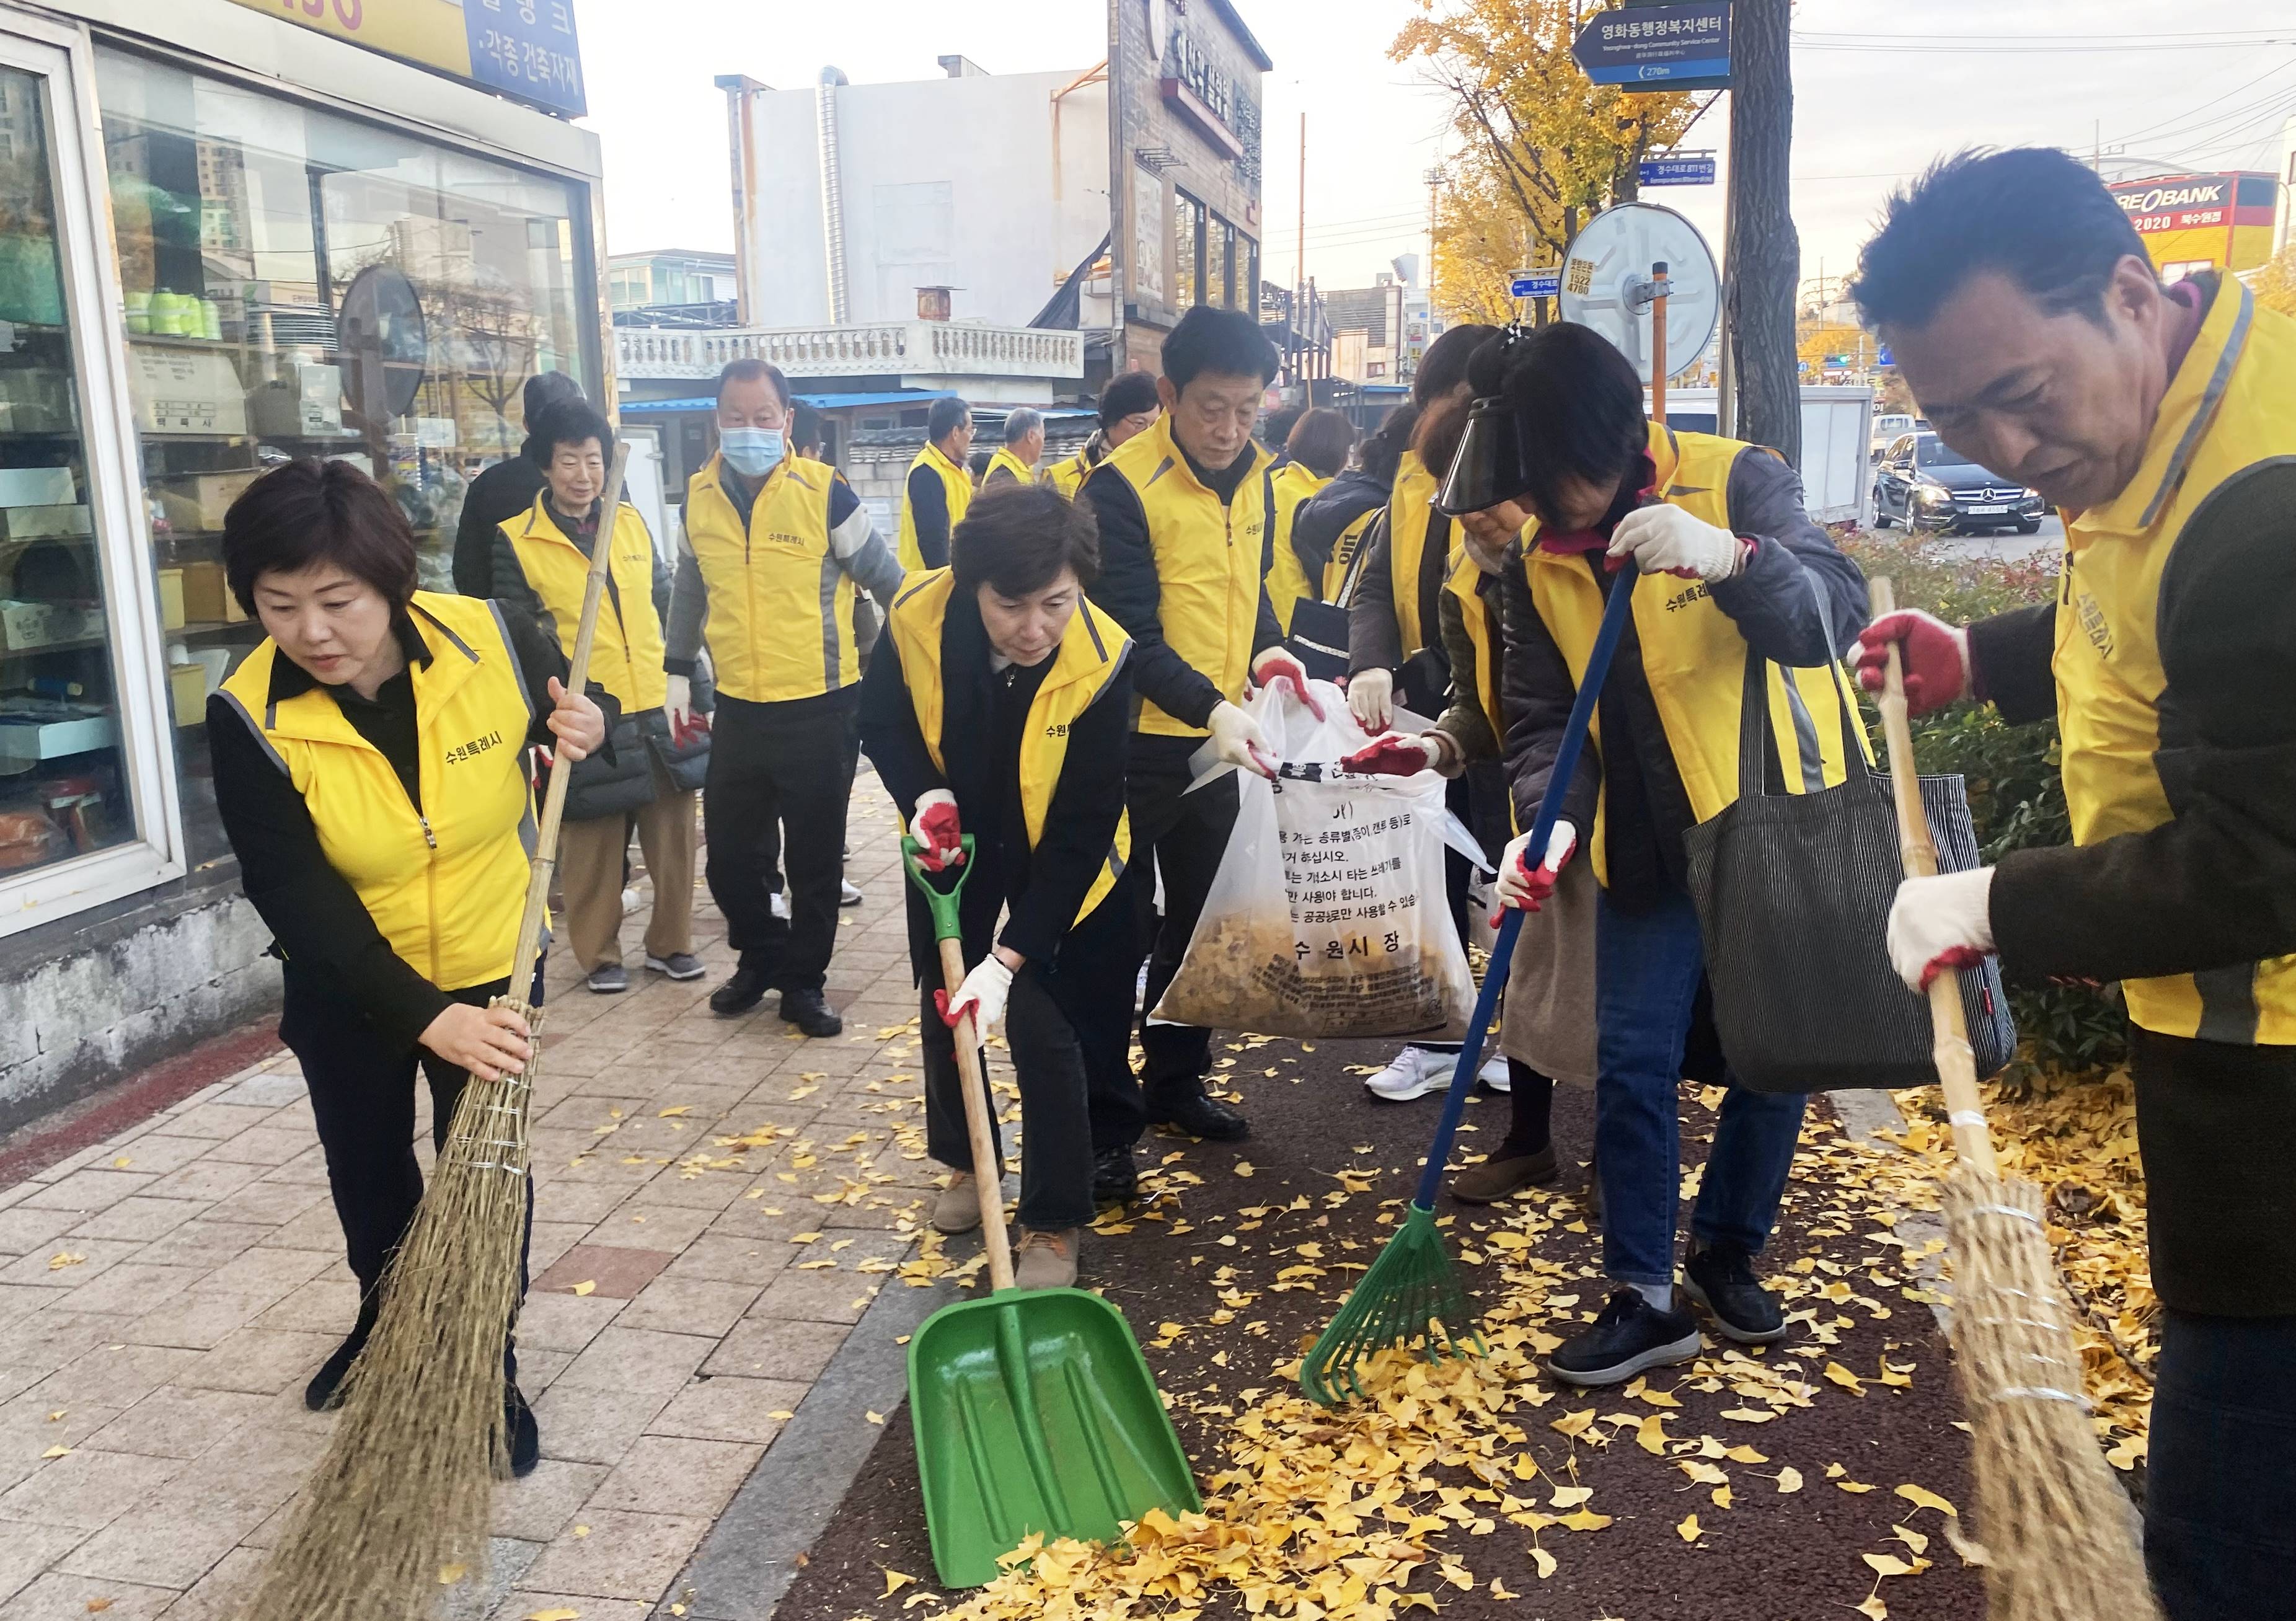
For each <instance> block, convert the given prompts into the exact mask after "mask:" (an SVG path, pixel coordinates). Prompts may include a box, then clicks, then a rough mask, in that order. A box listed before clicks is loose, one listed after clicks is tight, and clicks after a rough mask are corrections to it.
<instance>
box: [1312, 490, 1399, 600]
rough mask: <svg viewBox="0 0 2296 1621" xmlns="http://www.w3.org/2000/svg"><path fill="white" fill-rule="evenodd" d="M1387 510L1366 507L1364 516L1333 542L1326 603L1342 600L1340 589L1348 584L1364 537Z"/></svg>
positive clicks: (1327, 569)
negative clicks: (1349, 571) (1349, 568)
mask: <svg viewBox="0 0 2296 1621" xmlns="http://www.w3.org/2000/svg"><path fill="white" fill-rule="evenodd" d="M1386 510H1387V509H1386V508H1385V507H1383V506H1370V507H1365V509H1364V511H1363V515H1362V516H1361V517H1359V518H1357V520H1355V521H1354V522H1353V523H1351V524H1349V525H1348V527H1347V528H1344V529H1341V531H1340V534H1339V538H1338V539H1336V540H1334V541H1333V542H1332V561H1329V562H1327V563H1325V564H1324V601H1325V602H1338V601H1339V600H1340V589H1341V587H1342V586H1343V585H1346V584H1347V583H1348V566H1349V564H1351V563H1353V562H1354V561H1356V553H1357V552H1359V551H1361V550H1362V549H1363V544H1364V537H1365V536H1367V535H1369V534H1370V533H1371V526H1372V524H1373V523H1374V521H1375V520H1377V519H1378V517H1379V515H1380V514H1381V513H1382V512H1385V511H1386Z"/></svg>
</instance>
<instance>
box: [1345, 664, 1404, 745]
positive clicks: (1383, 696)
mask: <svg viewBox="0 0 2296 1621" xmlns="http://www.w3.org/2000/svg"><path fill="white" fill-rule="evenodd" d="M1348 713H1349V714H1350V715H1353V716H1355V717H1356V725H1358V726H1361V727H1362V728H1363V729H1364V730H1365V732H1367V733H1370V734H1371V735H1372V736H1374V737H1377V736H1378V735H1379V734H1380V733H1382V732H1384V731H1386V730H1387V729H1388V728H1389V727H1390V726H1391V725H1394V724H1395V676H1394V675H1392V674H1391V673H1390V672H1389V671H1386V670H1357V672H1356V673H1355V674H1354V675H1350V676H1349V677H1348Z"/></svg>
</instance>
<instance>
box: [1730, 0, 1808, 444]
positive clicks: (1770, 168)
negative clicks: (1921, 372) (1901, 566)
mask: <svg viewBox="0 0 2296 1621" xmlns="http://www.w3.org/2000/svg"><path fill="white" fill-rule="evenodd" d="M1731 13H1732V14H1731V21H1730V32H1731V40H1730V59H1731V60H1730V214H1731V218H1730V266H1729V274H1730V300H1731V310H1730V328H1731V332H1730V335H1731V340H1732V343H1733V346H1734V348H1735V349H1736V351H1737V357H1738V370H1737V386H1738V411H1737V414H1738V437H1739V438H1743V439H1748V440H1751V442H1753V443H1754V444H1757V445H1767V446H1770V447H1771V448H1772V449H1774V450H1776V451H1778V452H1779V453H1780V454H1783V455H1784V457H1785V458H1786V460H1788V461H1789V462H1792V463H1795V464H1796V465H1800V462H1801V386H1800V384H1801V379H1800V371H1799V369H1798V366H1797V364H1796V362H1797V358H1798V356H1796V353H1795V345H1794V308H1793V307H1794V293H1795V291H1796V289H1797V288H1798V287H1799V286H1800V282H1801V238H1800V235H1799V234H1797V233H1796V232H1795V230H1794V223H1793V209H1792V182H1791V178H1790V173H1789V168H1788V164H1789V160H1790V159H1791V157H1792V147H1793V72H1792V55H1791V53H1790V48H1789V46H1788V44H1787V29H1788V28H1789V26H1790V24H1791V22H1792V5H1791V0H1737V4H1734V6H1732V7H1731Z"/></svg>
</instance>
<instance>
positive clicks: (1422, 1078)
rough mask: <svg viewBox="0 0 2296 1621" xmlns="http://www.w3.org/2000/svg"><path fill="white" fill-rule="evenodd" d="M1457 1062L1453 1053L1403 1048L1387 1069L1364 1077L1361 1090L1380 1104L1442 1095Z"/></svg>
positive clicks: (1456, 1055) (1457, 1059) (1456, 1057)
mask: <svg viewBox="0 0 2296 1621" xmlns="http://www.w3.org/2000/svg"><path fill="white" fill-rule="evenodd" d="M1458 1061H1459V1055H1458V1054H1457V1053H1456V1052H1428V1051H1427V1049H1426V1048H1424V1047H1406V1048H1405V1049H1404V1050H1403V1051H1402V1052H1398V1053H1397V1054H1396V1055H1395V1061H1394V1062H1392V1063H1390V1064H1389V1065H1388V1067H1387V1068H1384V1069H1382V1070H1381V1071H1380V1072H1379V1073H1378V1074H1377V1075H1374V1076H1367V1077H1365V1079H1364V1090H1365V1091H1366V1092H1368V1093H1371V1095H1372V1096H1374V1097H1375V1098H1377V1099H1378V1100H1379V1101H1381V1102H1382V1103H1408V1102H1410V1101H1412V1100H1413V1099H1415V1098H1423V1097H1425V1096H1426V1095H1427V1094H1428V1093H1431V1092H1440V1091H1442V1090H1443V1088H1444V1087H1445V1086H1447V1085H1449V1084H1450V1080H1451V1070H1452V1068H1454V1067H1455V1066H1456V1064H1457V1063H1458Z"/></svg>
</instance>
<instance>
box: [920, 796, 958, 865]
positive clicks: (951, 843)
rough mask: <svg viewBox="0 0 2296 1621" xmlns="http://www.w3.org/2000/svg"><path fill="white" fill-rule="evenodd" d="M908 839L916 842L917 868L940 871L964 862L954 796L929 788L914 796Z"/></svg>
mask: <svg viewBox="0 0 2296 1621" xmlns="http://www.w3.org/2000/svg"><path fill="white" fill-rule="evenodd" d="M909 836H910V837H911V838H912V839H915V840H916V841H917V844H918V846H919V848H918V850H917V865H919V866H921V867H922V868H923V869H924V870H925V871H926V872H941V871H943V870H944V869H946V868H948V867H954V866H961V865H963V864H964V827H963V826H962V825H961V824H960V823H958V821H957V815H956V796H955V794H953V793H951V792H949V791H948V790H947V789H946V788H932V789H928V790H925V791H924V792H923V793H921V794H919V795H918V796H917V810H916V815H914V816H912V817H911V818H910V819H909Z"/></svg>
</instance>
